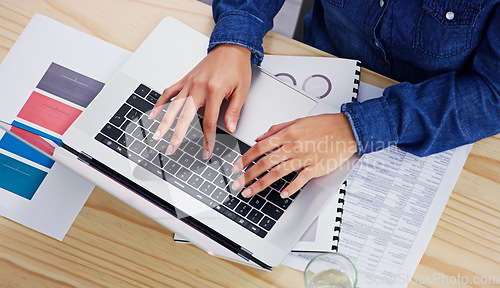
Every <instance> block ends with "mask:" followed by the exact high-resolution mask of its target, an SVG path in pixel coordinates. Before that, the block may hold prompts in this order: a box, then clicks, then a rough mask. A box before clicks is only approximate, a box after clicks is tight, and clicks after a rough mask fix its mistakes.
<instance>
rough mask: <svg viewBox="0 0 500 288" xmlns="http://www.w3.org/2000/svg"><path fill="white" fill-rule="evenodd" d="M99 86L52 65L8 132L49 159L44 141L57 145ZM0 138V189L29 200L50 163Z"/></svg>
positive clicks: (50, 147) (19, 144)
mask: <svg viewBox="0 0 500 288" xmlns="http://www.w3.org/2000/svg"><path fill="white" fill-rule="evenodd" d="M103 86H104V83H101V82H99V81H96V80H94V79H91V78H89V77H87V76H85V75H82V74H79V73H77V72H75V71H72V70H70V69H68V68H65V67H63V66H61V65H58V64H56V63H52V64H51V65H50V66H49V68H48V69H47V71H46V72H45V74H44V75H43V77H42V79H41V80H40V82H39V83H38V85H37V86H36V88H37V89H36V91H33V92H32V93H31V95H30V97H29V98H28V100H27V101H26V102H25V103H24V106H23V107H22V108H21V110H20V111H19V113H18V114H17V119H18V121H14V122H13V123H12V124H13V127H12V129H11V132H12V133H13V134H15V135H17V136H19V137H21V138H22V139H25V140H27V141H28V142H29V143H31V144H33V145H34V146H36V147H37V148H38V149H40V150H42V151H44V152H45V153H47V154H49V155H52V153H53V151H54V145H53V144H51V143H49V142H48V141H46V140H45V139H44V138H48V139H51V140H55V141H56V142H57V141H58V137H60V136H62V134H64V132H65V131H66V130H67V129H68V128H69V126H71V124H73V122H74V121H75V120H76V118H78V116H79V115H80V114H81V113H82V111H83V110H84V109H85V107H87V106H88V104H89V103H90V102H91V101H92V100H93V99H94V98H95V97H96V96H97V94H98V93H99V92H100V91H101V89H102V87H103ZM26 130H28V131H30V132H32V133H30V132H27V131H26ZM43 131H47V132H49V133H50V134H48V133H46V132H43ZM40 135H41V136H44V137H40ZM54 135H56V136H54ZM0 136H1V139H0V174H1V175H0V188H2V189H5V190H7V191H10V192H12V193H14V194H17V195H19V196H21V197H24V198H26V199H28V200H31V199H32V198H33V196H34V195H35V193H36V190H37V189H38V188H39V187H40V185H41V184H42V182H43V180H44V179H45V176H46V175H47V171H44V170H45V169H44V168H47V169H50V168H51V167H52V166H53V164H54V161H53V160H52V159H50V158H49V157H48V156H46V155H44V154H42V153H40V152H39V151H37V150H36V149H34V148H32V147H30V146H28V145H27V144H25V143H23V142H22V141H20V140H18V139H17V138H15V137H14V136H12V135H9V134H7V133H3V135H1V134H0Z"/></svg>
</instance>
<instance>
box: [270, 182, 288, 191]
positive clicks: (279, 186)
mask: <svg viewBox="0 0 500 288" xmlns="http://www.w3.org/2000/svg"><path fill="white" fill-rule="evenodd" d="M284 186H285V180H283V179H278V180H277V181H276V182H274V183H273V184H271V185H270V187H271V188H273V189H274V190H276V191H281V189H283V187H284Z"/></svg>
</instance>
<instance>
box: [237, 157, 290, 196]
mask: <svg viewBox="0 0 500 288" xmlns="http://www.w3.org/2000/svg"><path fill="white" fill-rule="evenodd" d="M288 162H289V161H287V162H283V163H281V164H279V165H277V166H276V167H274V168H272V169H271V170H270V171H269V172H268V173H267V174H266V175H264V176H263V177H261V178H260V179H258V180H257V181H255V182H254V183H253V184H252V185H250V186H249V187H248V188H246V189H245V190H243V192H241V195H242V196H243V197H247V198H248V197H251V196H253V195H255V194H257V193H259V192H260V191H262V190H264V189H265V188H266V187H269V186H270V185H271V184H273V183H274V182H276V181H278V180H279V179H281V178H282V177H284V176H286V175H288V174H290V173H292V172H293V171H295V170H293V168H292V165H289V164H288ZM278 189H280V188H278ZM278 192H279V191H278Z"/></svg>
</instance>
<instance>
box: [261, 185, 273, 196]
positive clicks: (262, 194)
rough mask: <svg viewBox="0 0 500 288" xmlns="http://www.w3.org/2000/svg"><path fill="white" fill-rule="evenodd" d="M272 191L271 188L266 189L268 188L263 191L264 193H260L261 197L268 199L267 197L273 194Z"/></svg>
mask: <svg viewBox="0 0 500 288" xmlns="http://www.w3.org/2000/svg"><path fill="white" fill-rule="evenodd" d="M271 190H272V189H271V188H269V187H266V188H264V190H262V191H260V192H259V195H260V196H262V197H264V198H267V195H269V193H270V192H271Z"/></svg>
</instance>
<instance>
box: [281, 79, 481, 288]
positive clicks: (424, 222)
mask: <svg viewBox="0 0 500 288" xmlns="http://www.w3.org/2000/svg"><path fill="white" fill-rule="evenodd" d="M382 91H383V90H382V89H380V88H377V87H374V86H372V85H368V84H366V83H361V85H360V88H359V96H358V99H359V100H360V101H365V100H367V99H370V98H374V97H379V96H381V95H382ZM470 148H471V145H467V146H463V147H459V148H456V149H453V150H449V151H445V152H442V153H438V154H435V155H431V156H428V157H417V156H414V155H412V154H410V153H406V152H404V151H402V150H400V149H398V148H396V147H390V148H388V149H384V150H382V151H378V152H375V153H371V154H366V155H364V156H363V157H361V159H360V161H359V162H358V164H357V166H356V167H355V168H354V170H353V171H352V172H351V174H350V175H349V177H348V183H349V185H348V187H347V192H346V196H345V198H344V199H345V202H344V213H343V216H342V225H341V232H340V241H339V250H338V252H339V253H341V254H344V255H346V256H348V257H349V258H350V259H351V260H352V261H353V262H354V265H355V266H356V269H357V271H358V284H357V286H358V287H361V288H365V287H367V288H368V287H370V288H371V287H381V288H382V287H384V288H386V287H394V288H396V287H407V286H408V285H409V284H410V283H411V281H412V276H413V274H414V273H415V270H416V268H417V266H418V264H419V262H420V259H421V258H422V256H423V254H424V252H425V249H426V247H427V245H428V244H429V241H430V239H431V237H432V235H433V233H434V230H435V228H436V226H437V223H438V222H439V219H440V217H441V214H442V212H443V210H444V208H445V206H446V203H447V201H448V198H449V197H450V194H451V192H452V190H453V187H454V186H455V183H456V181H457V179H458V176H459V174H460V171H461V170H462V167H463V165H464V164H465V161H466V159H467V156H468V154H469V151H470ZM320 217H325V218H327V217H330V216H329V215H323V214H322V215H320ZM313 257H314V255H311V254H294V253H292V254H290V256H288V257H287V258H286V259H285V261H284V262H283V264H284V265H287V266H290V267H292V268H295V269H298V270H304V269H305V266H306V265H307V263H308V261H309V260H310V259H311V258H313Z"/></svg>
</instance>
